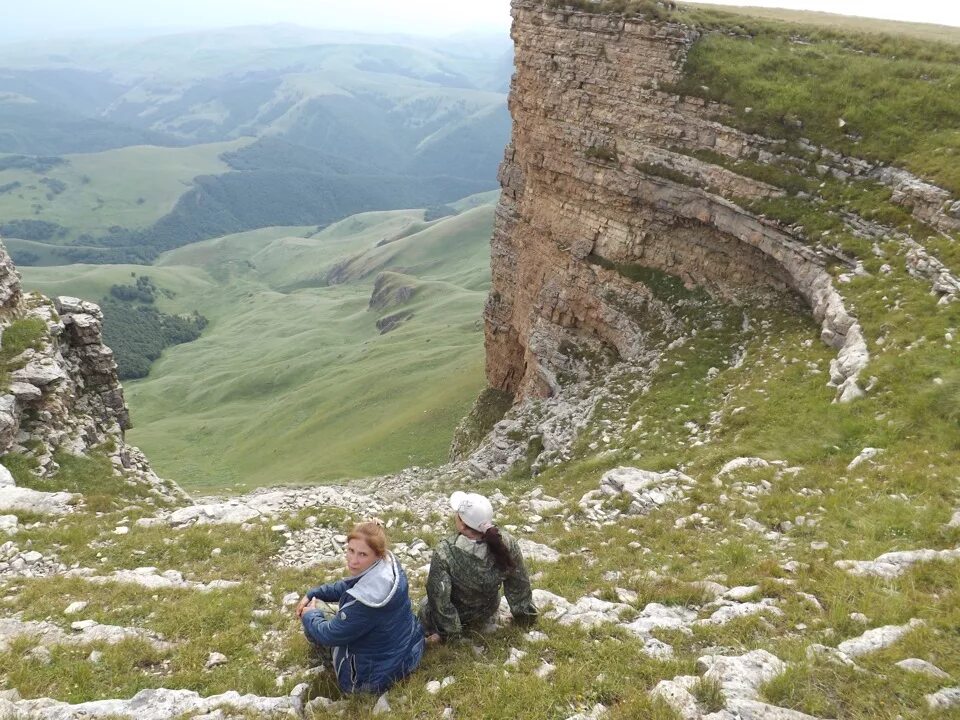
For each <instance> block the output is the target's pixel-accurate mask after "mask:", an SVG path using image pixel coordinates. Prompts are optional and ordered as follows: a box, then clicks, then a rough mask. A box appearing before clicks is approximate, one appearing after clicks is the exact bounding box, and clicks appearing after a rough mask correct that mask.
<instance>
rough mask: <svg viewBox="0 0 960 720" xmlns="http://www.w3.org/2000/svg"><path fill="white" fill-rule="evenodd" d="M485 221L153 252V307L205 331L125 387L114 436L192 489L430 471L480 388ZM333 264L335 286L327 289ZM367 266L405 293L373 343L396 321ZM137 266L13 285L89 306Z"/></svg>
mask: <svg viewBox="0 0 960 720" xmlns="http://www.w3.org/2000/svg"><path fill="white" fill-rule="evenodd" d="M492 210H493V207H492V206H491V205H489V204H481V205H480V206H478V207H476V208H474V209H472V210H468V211H465V212H463V213H462V214H461V215H458V216H456V217H452V218H446V219H444V220H442V221H440V222H437V223H434V224H431V225H430V226H429V227H426V228H424V229H422V230H420V231H419V232H413V233H412V234H409V235H405V231H406V230H407V229H409V227H410V226H412V225H413V226H416V225H417V224H418V223H419V222H420V218H421V217H422V211H398V212H386V213H367V214H365V215H359V216H354V217H352V218H348V219H346V220H344V221H342V222H340V223H336V224H334V225H332V226H330V227H329V228H326V229H325V230H323V231H322V232H319V233H317V232H315V230H310V229H305V228H280V229H266V230H260V231H254V232H250V233H243V234H240V235H236V236H229V237H226V238H220V239H217V240H211V241H207V242H203V243H198V244H195V245H191V246H189V247H185V248H181V249H179V250H177V251H174V252H171V253H168V254H166V255H165V256H163V257H162V258H161V259H160V260H159V262H158V264H157V266H156V267H151V268H150V270H149V275H150V277H151V278H153V280H154V282H155V283H156V284H157V286H158V287H160V288H162V289H167V290H170V291H172V294H173V297H172V298H161V299H160V301H159V302H158V304H159V307H160V309H161V310H162V311H164V312H177V313H180V312H191V311H193V310H194V309H196V310H198V311H199V312H201V313H202V314H203V315H205V316H207V317H208V318H209V319H210V325H209V326H208V328H207V329H206V330H205V331H204V333H203V335H202V337H201V338H200V339H199V340H197V341H195V342H192V343H189V344H187V345H182V346H178V347H176V348H171V349H168V350H167V351H165V353H164V355H163V357H162V358H161V360H160V361H158V362H157V363H156V364H155V365H154V367H153V368H152V370H151V373H150V375H149V377H148V378H146V379H145V380H143V381H139V382H133V383H128V384H127V387H126V395H127V399H128V402H129V403H130V405H131V409H132V417H133V422H134V429H133V430H131V431H130V432H129V433H128V439H129V440H130V441H132V442H133V443H135V444H137V445H139V446H141V447H142V448H143V449H144V450H145V451H146V452H147V454H148V456H149V457H150V458H151V461H152V462H153V464H154V466H155V467H156V469H157V470H158V472H160V474H161V475H163V476H165V477H170V478H172V479H175V480H177V481H178V482H180V483H181V484H183V485H184V486H185V487H188V488H190V489H192V490H201V489H202V490H215V489H223V488H228V487H235V486H239V487H253V486H257V485H264V484H283V483H301V482H315V481H320V480H326V481H328V480H336V479H338V478H341V477H358V476H365V475H373V474H382V473H386V472H390V471H395V470H399V469H401V468H403V467H405V466H408V465H422V464H431V463H438V462H441V461H443V460H445V459H446V457H447V452H448V448H449V445H450V441H451V439H452V437H453V431H454V428H455V427H456V425H457V423H458V422H459V420H460V419H461V418H462V417H463V416H464V415H466V413H467V411H468V410H469V407H470V404H471V403H472V402H473V400H474V398H475V397H476V396H477V395H478V394H479V392H480V391H481V390H482V389H483V382H484V381H483V355H482V337H483V335H482V328H481V325H480V312H481V310H482V307H483V302H484V300H485V297H486V290H487V287H488V285H489V271H488V270H487V259H486V257H487V253H488V249H487V248H488V242H489V237H490V232H491V228H492V219H493V218H492V216H493V213H492ZM398 234H399V235H403V237H402V238H401V239H399V240H395V241H393V242H390V243H389V244H386V245H379V246H378V244H379V243H380V242H381V241H382V240H384V239H389V238H392V237H394V236H396V235H398ZM335 267H339V268H340V271H339V277H338V280H339V282H338V283H337V284H333V285H330V284H329V283H328V280H327V278H328V276H329V275H330V272H331V270H332V269H334V268H335ZM384 270H401V271H402V272H403V273H404V274H405V275H407V276H409V277H410V278H412V281H415V282H416V283H417V292H416V293H415V295H414V297H413V298H411V299H410V300H409V301H408V302H407V303H405V304H404V305H403V306H402V308H400V309H402V310H403V311H404V312H410V313H412V314H413V316H412V318H411V319H410V320H408V321H407V322H405V323H403V324H402V325H401V326H400V327H398V328H397V329H395V330H393V331H391V332H389V333H387V334H385V335H380V334H379V332H378V330H377V328H376V320H377V319H379V318H380V317H382V316H383V315H387V314H390V313H392V312H396V311H397V308H388V309H384V310H382V311H370V310H368V304H369V300H370V296H371V293H372V289H373V283H374V279H375V278H376V276H377V275H378V274H379V273H380V272H382V271H384ZM142 271H143V269H142V268H138V267H131V266H72V267H66V268H62V267H61V268H27V269H25V270H24V276H25V285H26V286H27V287H35V288H38V289H41V290H42V291H43V292H45V293H50V294H76V295H80V296H83V297H91V298H98V297H101V296H102V295H103V294H104V292H106V290H107V289H108V288H109V286H110V285H112V284H116V283H129V282H130V273H131V272H137V274H140V273H141V272H142ZM370 378H376V382H371V381H370ZM318 438H320V441H318V440H317V439H318Z"/></svg>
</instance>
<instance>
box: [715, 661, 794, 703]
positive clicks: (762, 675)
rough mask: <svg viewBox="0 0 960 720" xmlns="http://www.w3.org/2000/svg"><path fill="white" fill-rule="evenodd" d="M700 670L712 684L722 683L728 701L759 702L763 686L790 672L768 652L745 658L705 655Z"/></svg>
mask: <svg viewBox="0 0 960 720" xmlns="http://www.w3.org/2000/svg"><path fill="white" fill-rule="evenodd" d="M697 669H698V670H699V671H700V672H702V673H703V674H704V677H706V678H707V679H709V680H715V681H716V682H719V683H720V686H721V688H722V689H723V694H724V696H725V697H726V698H727V700H728V701H729V700H756V699H758V697H759V691H760V686H761V685H763V684H764V683H766V682H769V681H770V680H772V679H773V678H775V677H776V676H777V675H780V674H781V673H783V672H784V671H785V670H786V669H787V665H786V663H784V662H783V660H781V659H780V658H778V657H777V656H776V655H773V654H771V653H769V652H767V651H766V650H753V651H751V652H748V653H746V654H745V655H738V656H728V655H704V656H703V657H700V658H699V659H698V660H697Z"/></svg>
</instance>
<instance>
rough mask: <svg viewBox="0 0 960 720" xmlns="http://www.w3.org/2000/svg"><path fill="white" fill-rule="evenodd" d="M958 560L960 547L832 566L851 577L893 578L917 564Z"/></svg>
mask: <svg viewBox="0 0 960 720" xmlns="http://www.w3.org/2000/svg"><path fill="white" fill-rule="evenodd" d="M958 559H960V547H958V548H954V549H953V550H905V551H897V552H889V553H884V554H883V555H880V556H879V557H878V558H876V559H875V560H837V561H836V562H834V565H835V566H836V567H838V568H840V569H841V570H846V571H847V572H849V573H850V574H852V575H874V576H876V577H882V578H888V579H889V578H895V577H898V576H900V575H902V574H903V573H905V572H906V571H907V570H909V569H910V567H911V566H913V565H915V564H917V563H923V562H933V561H935V560H940V561H952V560H958Z"/></svg>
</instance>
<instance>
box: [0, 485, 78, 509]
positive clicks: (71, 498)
mask: <svg viewBox="0 0 960 720" xmlns="http://www.w3.org/2000/svg"><path fill="white" fill-rule="evenodd" d="M79 501H80V496H79V495H76V494H74V493H67V492H42V491H40V490H31V489H30V488H21V487H16V486H12V485H3V486H0V511H7V512H9V511H13V512H18V511H19V512H30V513H39V514H41V515H65V514H67V513H69V512H72V511H73V509H74V505H76V504H77V503H78V502H79Z"/></svg>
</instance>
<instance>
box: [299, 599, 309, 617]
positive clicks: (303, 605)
mask: <svg viewBox="0 0 960 720" xmlns="http://www.w3.org/2000/svg"><path fill="white" fill-rule="evenodd" d="M310 602H311V600H310V598H308V597H307V596H306V595H304V596H303V597H302V598H300V602H299V603H297V618H302V617H303V613H305V612H306V611H307V606H308V605H309V604H310Z"/></svg>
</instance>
